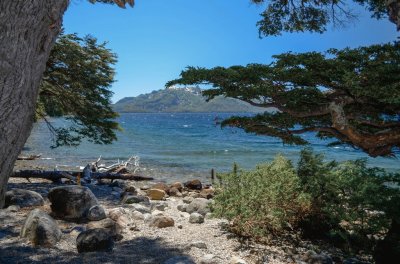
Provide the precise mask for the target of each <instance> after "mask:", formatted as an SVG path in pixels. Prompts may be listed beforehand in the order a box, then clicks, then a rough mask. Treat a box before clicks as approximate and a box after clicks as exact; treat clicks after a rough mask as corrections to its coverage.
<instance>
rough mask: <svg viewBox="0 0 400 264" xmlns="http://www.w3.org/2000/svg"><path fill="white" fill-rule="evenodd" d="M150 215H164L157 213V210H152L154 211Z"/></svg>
mask: <svg viewBox="0 0 400 264" xmlns="http://www.w3.org/2000/svg"><path fill="white" fill-rule="evenodd" d="M151 215H152V216H157V215H164V213H163V212H161V211H158V210H154V211H153V212H152V213H151Z"/></svg>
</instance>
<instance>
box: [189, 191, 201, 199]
mask: <svg viewBox="0 0 400 264" xmlns="http://www.w3.org/2000/svg"><path fill="white" fill-rule="evenodd" d="M188 196H190V197H192V198H193V199H195V198H201V196H200V193H198V192H189V194H188Z"/></svg>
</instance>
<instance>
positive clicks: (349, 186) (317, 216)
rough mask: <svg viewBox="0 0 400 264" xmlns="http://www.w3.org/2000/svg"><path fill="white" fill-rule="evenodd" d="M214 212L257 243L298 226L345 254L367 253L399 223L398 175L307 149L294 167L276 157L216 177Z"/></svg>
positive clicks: (364, 162) (399, 190)
mask: <svg viewBox="0 0 400 264" xmlns="http://www.w3.org/2000/svg"><path fill="white" fill-rule="evenodd" d="M219 177H220V178H221V181H222V185H221V186H219V188H220V189H219V192H218V193H217V195H216V197H215V205H214V213H215V214H216V215H217V216H222V217H226V218H228V219H229V220H232V221H233V227H232V230H233V231H234V232H237V233H239V234H241V235H245V236H251V237H255V238H257V239H260V238H261V237H263V236H267V235H268V234H281V233H282V232H285V231H290V228H299V230H301V231H302V232H303V235H305V236H307V237H312V238H328V239H329V241H331V242H332V241H333V242H335V243H336V245H338V246H341V247H343V248H344V249H346V250H359V249H363V250H371V249H372V248H373V246H374V245H376V242H377V241H376V240H375V237H384V236H385V234H387V232H388V229H389V227H390V225H391V223H392V222H393V221H394V222H396V223H398V222H399V221H400V207H399V204H400V187H399V186H400V174H391V173H387V172H386V171H384V170H383V169H379V168H368V167H367V165H366V161H365V160H356V161H348V162H344V163H337V162H334V161H333V162H324V161H323V156H322V155H318V154H314V153H313V152H312V151H311V150H310V149H305V150H303V151H302V152H301V155H300V160H299V162H298V165H297V169H295V168H294V167H293V166H292V165H291V163H290V162H289V161H288V160H286V159H285V158H283V157H282V156H278V157H277V158H275V160H274V161H273V162H272V163H265V164H261V165H259V166H257V168H256V169H255V170H252V171H243V170H237V168H236V165H235V166H234V170H233V172H232V173H226V174H221V175H219Z"/></svg>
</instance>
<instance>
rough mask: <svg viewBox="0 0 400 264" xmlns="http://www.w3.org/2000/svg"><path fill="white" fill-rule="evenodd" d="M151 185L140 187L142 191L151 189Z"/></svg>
mask: <svg viewBox="0 0 400 264" xmlns="http://www.w3.org/2000/svg"><path fill="white" fill-rule="evenodd" d="M150 188H151V187H150V186H149V185H143V186H142V187H140V190H142V191H147V190H148V189H150Z"/></svg>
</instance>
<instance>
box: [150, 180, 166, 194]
mask: <svg viewBox="0 0 400 264" xmlns="http://www.w3.org/2000/svg"><path fill="white" fill-rule="evenodd" d="M151 189H157V190H162V191H164V192H165V193H168V192H169V186H168V185H167V184H165V183H163V182H158V183H156V184H153V185H152V186H151Z"/></svg>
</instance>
